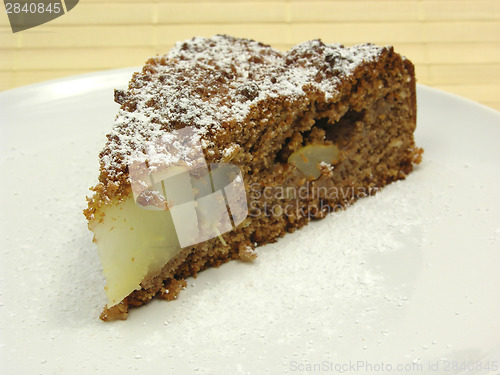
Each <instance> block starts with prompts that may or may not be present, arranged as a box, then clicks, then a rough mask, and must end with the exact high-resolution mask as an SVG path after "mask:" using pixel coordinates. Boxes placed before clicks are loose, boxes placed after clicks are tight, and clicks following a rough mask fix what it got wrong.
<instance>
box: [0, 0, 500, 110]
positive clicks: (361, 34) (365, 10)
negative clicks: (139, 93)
mask: <svg viewBox="0 0 500 375" xmlns="http://www.w3.org/2000/svg"><path fill="white" fill-rule="evenodd" d="M217 33H227V34H232V35H234V36H239V37H250V38H253V39H257V40H259V41H262V42H265V43H269V44H271V45H273V46H275V47H277V48H279V49H288V48H289V47H290V46H292V45H294V44H296V43H299V42H302V41H304V40H307V39H312V38H318V37H319V38H322V39H323V40H324V41H325V42H336V43H343V44H346V45H352V44H356V43H362V42H367V41H370V42H374V43H376V44H382V45H385V44H392V45H394V46H395V48H396V51H398V52H400V53H402V54H404V55H406V56H407V57H408V58H409V59H411V60H412V61H413V62H414V63H415V64H416V67H417V78H418V81H419V82H420V83H423V84H426V85H430V86H434V87H437V88H440V89H443V90H446V91H449V92H452V93H456V94H459V95H461V96H464V97H467V98H470V99H472V100H476V101H479V102H481V103H483V104H485V105H488V106H491V107H493V108H495V109H497V110H500V1H499V0H343V1H337V0H330V1H326V0H324V1H316V0H311V1H308V0H288V1H272V0H270V1H266V0H261V1H250V0H218V1H212V0H150V1H138V0H135V1H134V0H80V3H79V4H78V5H77V6H76V7H75V8H74V9H73V10H72V11H70V12H69V13H68V14H66V15H64V16H62V17H59V18H57V19H56V20H54V21H52V22H49V23H47V24H44V25H41V26H38V27H35V28H33V29H29V30H26V31H22V32H19V33H16V34H13V33H12V31H11V29H10V26H9V23H8V18H7V14H6V13H5V10H4V8H3V6H1V7H0V90H6V89H9V88H14V87H17V86H21V85H26V84H30V83H35V82H40V81H44V80H49V79H53V78H60V77H66V76H70V75H74V74H81V73H87V72H94V71H98V70H103V69H113V68H120V67H126V66H134V65H142V64H143V63H144V61H145V60H146V58H147V57H148V56H151V55H155V54H162V53H164V52H166V51H167V50H168V49H169V48H170V47H171V46H172V45H173V43H174V42H175V41H177V40H183V39H187V38H190V37H192V36H195V35H201V36H211V35H213V34H217Z"/></svg>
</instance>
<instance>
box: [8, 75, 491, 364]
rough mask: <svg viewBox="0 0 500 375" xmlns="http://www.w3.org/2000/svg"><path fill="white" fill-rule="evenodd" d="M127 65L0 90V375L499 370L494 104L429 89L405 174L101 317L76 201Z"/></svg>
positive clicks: (421, 97) (91, 174)
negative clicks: (414, 161)
mask: <svg viewBox="0 0 500 375" xmlns="http://www.w3.org/2000/svg"><path fill="white" fill-rule="evenodd" d="M132 71H133V70H132V69H125V70H119V71H109V72H103V73H99V74H91V75H85V76H79V77H75V78H70V79H63V80H58V81H52V82H48V83H43V84H38V85H33V86H28V87H24V88H19V89H15V90H11V91H7V92H3V93H1V94H0V116H1V120H0V121H1V124H0V131H1V138H0V142H1V144H0V147H1V159H0V166H1V194H0V199H1V214H0V220H1V221H0V231H1V233H0V244H1V247H0V256H1V267H2V270H1V274H0V285H1V286H0V292H1V294H0V314H1V315H0V338H1V344H0V345H1V347H0V354H1V362H0V367H1V368H2V371H1V373H2V374H53V373H54V374H55V373H75V374H76V373H99V374H115V373H122V372H123V371H126V372H127V373H128V372H131V371H132V372H136V373H141V374H144V373H151V372H150V371H153V370H155V371H156V373H161V374H166V373H174V374H180V373H193V372H195V371H197V372H196V373H199V374H239V373H241V374H247V373H252V374H266V373H269V374H281V373H319V372H321V373H325V372H326V373H335V372H340V371H339V370H342V369H343V370H347V371H344V372H345V373H356V371H355V370H357V373H359V372H364V373H374V372H377V373H383V372H387V373H389V372H390V371H389V370H390V369H391V368H392V370H393V371H392V372H394V371H396V370H400V371H397V372H399V373H402V372H405V373H412V372H411V371H410V370H412V371H413V373H419V374H423V373H433V374H436V373H453V372H460V370H464V368H465V369H466V370H467V368H468V370H469V371H465V372H464V371H462V372H464V373H469V374H470V373H495V372H498V371H496V370H495V368H496V367H499V366H500V314H499V311H500V272H499V268H500V198H499V190H498V189H499V188H498V187H499V186H500V167H499V165H500V164H499V163H500V149H499V147H498V144H499V141H500V114H499V113H498V112H495V111H493V110H490V109H488V108H486V107H483V106H480V105H478V104H475V103H472V102H470V101H467V100H464V99H461V98H458V97H455V96H452V95H449V94H445V93H443V92H439V91H436V90H433V89H430V88H426V87H422V86H420V87H419V88H418V102H419V113H418V129H417V132H416V140H417V143H418V145H420V146H422V147H424V148H425V154H424V159H423V162H422V164H421V165H420V166H419V167H418V168H417V169H416V170H415V172H414V173H412V174H411V175H410V176H409V177H408V179H407V180H405V181H401V182H398V183H394V184H392V185H390V186H388V187H387V188H385V189H384V190H383V191H382V192H380V193H379V194H377V195H376V196H375V197H370V198H367V199H363V200H361V201H360V202H358V203H357V204H356V205H354V206H353V207H351V208H350V209H348V210H346V211H345V212H342V213H338V214H333V215H331V216H329V217H328V218H326V219H325V220H322V221H319V222H316V223H312V224H311V225H309V226H307V227H306V228H303V229H302V230H300V231H298V232H296V233H294V234H291V235H287V236H285V237H284V238H283V239H281V240H280V241H279V242H278V243H276V244H273V245H269V246H265V247H261V248H259V249H258V254H259V258H258V260H257V261H256V262H254V263H253V264H247V263H242V262H231V263H229V264H226V265H224V266H222V267H220V268H217V269H211V270H208V271H205V272H203V273H201V274H200V275H199V277H198V278H197V279H192V280H189V282H188V285H189V286H188V288H187V290H185V291H184V292H183V293H181V295H180V297H179V299H178V300H176V301H174V302H170V303H167V302H164V301H156V300H155V301H153V302H152V303H150V304H149V305H147V306H144V307H141V308H140V309H134V310H132V311H131V313H130V315H129V319H128V320H126V321H119V322H113V323H103V322H101V321H100V320H99V319H98V315H99V313H100V311H101V308H102V306H103V305H104V304H105V296H104V291H103V286H104V280H103V278H102V276H101V270H100V264H99V261H98V258H97V255H96V249H95V247H94V245H93V244H92V243H91V238H92V236H91V234H90V233H89V232H88V231H87V228H86V222H85V219H84V217H83V215H82V210H83V208H84V207H85V195H87V194H89V192H88V188H89V187H90V186H91V185H93V184H94V183H95V182H96V179H97V172H98V170H97V168H98V159H97V155H98V152H99V150H100V149H101V147H102V146H103V144H104V141H105V134H106V133H107V132H108V131H109V130H110V127H111V125H112V121H113V118H114V115H115V113H116V111H117V109H118V107H117V105H116V104H114V103H113V89H114V88H123V87H125V86H126V83H127V82H128V80H129V78H130V75H131V72H132ZM454 361H455V362H454ZM495 361H496V362H495ZM370 366H371V367H370ZM398 366H400V367H398ZM405 366H406V367H405ZM436 366H438V367H439V372H438V371H436V370H437V368H436ZM481 368H482V369H483V370H481ZM485 368H486V369H485ZM488 368H489V371H487V370H488ZM406 370H408V371H406ZM447 370H449V371H447ZM454 370H458V371H454ZM479 370H481V371H479Z"/></svg>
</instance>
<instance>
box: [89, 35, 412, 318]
mask: <svg viewBox="0 0 500 375" xmlns="http://www.w3.org/2000/svg"><path fill="white" fill-rule="evenodd" d="M115 101H116V102H117V103H119V104H120V105H121V107H120V111H119V113H118V116H117V117H116V120H115V124H114V127H113V130H112V131H111V133H110V134H109V135H108V136H107V138H108V141H107V143H106V146H105V148H104V150H103V151H102V152H101V154H100V176H99V183H98V184H97V185H96V186H95V187H94V188H93V189H92V190H93V191H94V195H93V196H92V197H91V198H90V199H89V205H88V209H87V210H85V216H86V217H87V219H88V222H89V228H90V230H91V231H92V232H93V233H94V242H95V243H96V244H97V248H98V252H99V256H100V259H101V261H102V266H103V272H104V275H105V277H106V280H107V285H106V287H105V290H106V294H107V297H108V304H107V306H106V308H105V309H104V311H103V313H102V315H101V319H103V320H113V319H125V318H126V317H127V314H128V309H129V307H130V306H139V305H142V304H144V303H146V302H148V301H149V300H151V299H152V298H153V297H155V296H156V297H159V298H162V299H167V300H172V299H174V298H176V296H177V294H178V293H179V291H180V290H181V289H182V288H183V287H184V286H185V285H186V284H185V281H184V280H185V278H187V277H189V276H195V275H196V274H197V272H200V271H202V270H204V269H206V268H208V267H212V266H218V265H220V264H222V263H224V262H227V261H228V260H230V259H242V260H251V259H253V258H255V256H256V254H255V252H254V249H255V246H258V245H262V244H266V243H269V242H274V241H276V240H277V239H278V238H279V237H281V236H283V235H284V234H285V233H286V232H293V231H294V230H296V229H298V228H300V227H302V226H303V225H305V224H307V223H308V222H309V221H310V220H313V219H320V218H323V217H325V216H326V215H327V214H328V213H330V212H332V211H334V210H337V209H341V208H343V207H345V206H347V205H349V204H351V203H353V202H354V201H355V200H356V199H357V198H360V197H364V196H367V195H372V194H374V193H375V192H376V191H377V190H378V189H379V188H381V187H383V186H384V185H386V184H388V183H390V182H392V181H395V180H398V179H402V178H405V176H406V175H407V174H408V173H410V172H411V170H412V168H413V166H414V164H416V163H419V161H420V158H421V153H422V150H421V149H419V148H417V147H416V146H415V144H414V140H413V132H414V130H415V124H416V92H415V76H414V67H413V65H412V63H411V62H410V61H409V60H407V59H405V58H404V57H402V56H400V55H398V54H397V53H395V52H394V51H393V48H392V47H377V46H374V45H372V44H363V45H357V46H354V47H349V48H346V47H344V46H342V45H336V44H324V43H323V42H321V41H320V40H312V41H309V42H305V43H302V44H299V45H297V46H296V47H294V48H292V49H291V50H290V51H288V52H287V53H283V52H280V51H277V50H275V49H273V48H271V47H270V46H268V45H264V44H262V43H258V42H255V41H252V40H248V39H238V38H233V37H229V36H215V37H212V38H193V39H191V40H189V41H186V42H182V43H178V44H177V45H176V46H175V47H174V48H173V49H172V50H171V51H170V52H168V53H167V54H166V55H165V56H161V57H155V58H151V59H150V60H148V61H147V63H146V65H145V66H144V68H143V69H142V71H141V72H140V73H135V74H134V75H133V77H132V79H131V81H130V84H129V88H128V89H127V90H126V91H116V92H115Z"/></svg>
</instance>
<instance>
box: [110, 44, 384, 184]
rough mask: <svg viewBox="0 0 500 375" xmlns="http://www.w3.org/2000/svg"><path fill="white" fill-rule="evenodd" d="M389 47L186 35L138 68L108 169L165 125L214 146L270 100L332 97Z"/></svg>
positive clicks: (113, 171)
mask: <svg viewBox="0 0 500 375" xmlns="http://www.w3.org/2000/svg"><path fill="white" fill-rule="evenodd" d="M382 50H383V48H381V47H376V46H374V45H371V44H363V45H358V46H354V47H350V48H344V47H343V46H341V45H338V44H331V45H325V44H324V43H323V42H321V41H320V40H312V41H308V42H305V43H302V44H299V45H297V46H295V47H294V48H292V49H291V50H290V51H289V52H287V53H283V52H280V51H278V50H275V49H273V48H271V47H270V46H268V45H264V44H262V43H258V42H255V41H252V40H247V39H237V38H233V37H229V36H224V35H217V36H214V37H212V38H201V37H195V38H193V39H191V40H189V41H185V42H179V43H177V44H176V45H175V47H174V48H172V49H171V50H170V51H169V52H168V53H167V54H166V55H164V56H160V57H155V58H153V59H150V60H149V61H148V62H147V64H146V65H145V67H144V68H143V70H142V72H140V73H136V74H135V75H134V76H133V78H132V80H131V82H130V85H129V89H128V90H127V91H126V92H117V95H116V101H117V102H119V103H120V104H122V106H121V108H120V111H119V113H118V116H117V117H116V120H115V124H114V128H113V130H112V132H111V133H110V134H109V135H108V143H107V145H106V148H105V149H104V151H103V153H102V155H101V157H102V158H101V162H102V166H103V168H104V170H106V172H107V176H108V177H111V178H113V176H116V175H119V174H121V173H124V171H125V168H124V167H125V166H126V165H127V164H130V162H132V161H134V160H137V158H141V154H142V155H143V156H144V155H146V151H147V149H148V148H150V147H149V146H148V144H150V143H154V142H157V140H158V138H159V137H161V136H162V134H164V133H165V132H168V131H171V130H173V129H179V128H183V127H186V126H193V127H194V128H195V129H197V133H198V135H199V136H200V137H201V138H202V145H203V147H204V149H205V150H207V152H209V153H210V148H211V146H212V145H213V143H212V140H213V138H214V137H217V135H219V134H222V133H224V132H227V131H230V129H231V128H234V126H237V124H238V123H243V122H244V121H245V119H246V118H247V117H248V116H249V114H250V111H251V109H252V108H253V107H254V106H256V105H258V104H259V103H260V102H262V101H266V100H269V99H272V98H278V97H286V98H287V100H290V101H292V102H293V101H294V100H298V99H301V98H304V97H305V96H306V92H307V91H310V90H314V91H317V92H320V93H322V94H324V97H325V100H331V99H332V98H334V97H335V96H336V95H338V91H337V88H338V85H339V83H340V81H341V79H345V78H346V77H348V76H349V75H350V74H352V72H353V71H354V70H355V69H356V68H357V67H358V66H359V65H360V64H362V63H364V62H369V61H373V60H374V59H376V57H377V56H378V55H379V54H380V53H381V51H382Z"/></svg>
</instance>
